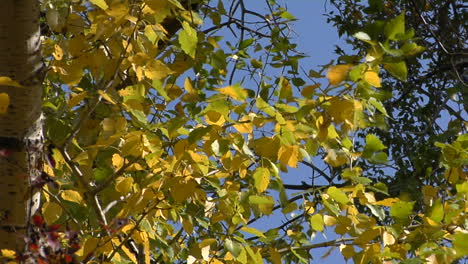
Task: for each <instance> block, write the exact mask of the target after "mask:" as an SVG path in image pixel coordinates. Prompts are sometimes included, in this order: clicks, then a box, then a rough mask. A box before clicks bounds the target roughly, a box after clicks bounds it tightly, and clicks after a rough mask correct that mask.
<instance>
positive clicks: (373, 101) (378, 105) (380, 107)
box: [367, 97, 388, 117]
mask: <svg viewBox="0 0 468 264" xmlns="http://www.w3.org/2000/svg"><path fill="white" fill-rule="evenodd" d="M367 102H368V103H369V104H371V105H372V106H374V107H375V108H377V110H379V111H380V112H381V113H382V114H384V115H385V116H386V117H388V113H387V110H386V109H385V107H384V105H383V104H382V102H380V101H379V100H377V99H375V98H374V97H371V98H369V100H368V101H367Z"/></svg>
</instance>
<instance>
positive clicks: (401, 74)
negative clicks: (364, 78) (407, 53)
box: [384, 61, 408, 82]
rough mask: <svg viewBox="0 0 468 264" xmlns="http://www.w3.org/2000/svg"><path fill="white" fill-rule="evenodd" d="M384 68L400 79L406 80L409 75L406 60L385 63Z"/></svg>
mask: <svg viewBox="0 0 468 264" xmlns="http://www.w3.org/2000/svg"><path fill="white" fill-rule="evenodd" d="M384 68H385V69H386V70H387V71H388V72H389V73H390V74H391V75H392V76H393V77H395V78H397V79H398V80H400V81H403V82H405V81H406V79H407V77H408V69H407V68H406V63H405V62H404V61H400V62H389V63H384Z"/></svg>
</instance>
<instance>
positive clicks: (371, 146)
mask: <svg viewBox="0 0 468 264" xmlns="http://www.w3.org/2000/svg"><path fill="white" fill-rule="evenodd" d="M386 148H387V147H385V145H384V144H382V141H380V139H379V138H378V137H377V136H376V135H374V134H368V135H367V136H366V146H365V147H364V151H363V152H362V157H363V158H366V159H367V158H370V157H371V156H372V155H373V154H374V153H375V152H377V151H380V150H383V149H386Z"/></svg>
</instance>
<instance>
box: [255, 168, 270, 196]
mask: <svg viewBox="0 0 468 264" xmlns="http://www.w3.org/2000/svg"><path fill="white" fill-rule="evenodd" d="M253 178H254V182H255V189H257V192H259V193H262V192H264V191H265V190H266V189H267V188H268V184H270V171H269V170H268V169H267V168H263V167H260V168H257V169H256V170H255V172H254V174H253Z"/></svg>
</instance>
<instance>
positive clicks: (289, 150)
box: [278, 145, 300, 168]
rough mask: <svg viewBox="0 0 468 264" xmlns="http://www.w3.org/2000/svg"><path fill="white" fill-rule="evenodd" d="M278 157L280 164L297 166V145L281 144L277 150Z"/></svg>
mask: <svg viewBox="0 0 468 264" xmlns="http://www.w3.org/2000/svg"><path fill="white" fill-rule="evenodd" d="M278 157H279V161H280V163H281V165H284V166H286V165H287V166H290V167H293V168H297V163H298V162H299V158H300V157H299V147H298V146H291V145H286V146H281V147H280V149H279V151H278Z"/></svg>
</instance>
